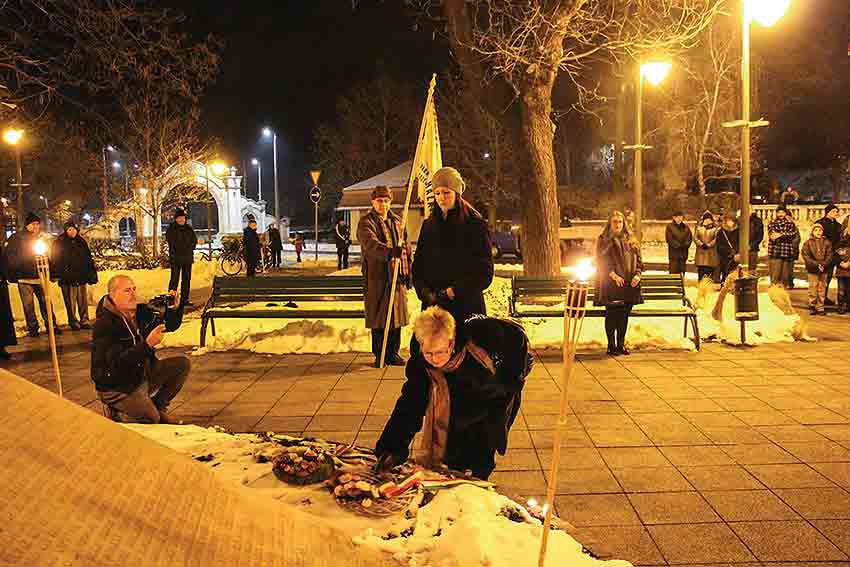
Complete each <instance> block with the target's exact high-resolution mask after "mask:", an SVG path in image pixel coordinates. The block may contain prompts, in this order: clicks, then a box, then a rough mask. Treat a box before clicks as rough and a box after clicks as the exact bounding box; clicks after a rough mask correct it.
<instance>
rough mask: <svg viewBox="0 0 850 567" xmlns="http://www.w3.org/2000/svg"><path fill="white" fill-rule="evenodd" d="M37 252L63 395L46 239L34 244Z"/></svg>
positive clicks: (49, 327)
mask: <svg viewBox="0 0 850 567" xmlns="http://www.w3.org/2000/svg"><path fill="white" fill-rule="evenodd" d="M33 251H34V252H35V265H36V267H37V268H38V277H39V279H40V280H41V290H42V292H43V293H44V301H45V304H46V306H47V321H45V324H46V325H47V336H48V338H49V339H50V352H51V354H52V355H53V373H54V375H55V376H56V386H57V388H58V389H59V397H60V398H61V397H62V374H61V372H60V371H59V357H58V356H57V354H56V335H55V334H54V332H53V303H52V302H51V300H50V262H49V261H48V259H47V243H46V242H45V241H44V240H41V239H39V240H36V241H35V244H34V245H33Z"/></svg>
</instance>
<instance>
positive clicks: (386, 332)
mask: <svg viewBox="0 0 850 567" xmlns="http://www.w3.org/2000/svg"><path fill="white" fill-rule="evenodd" d="M436 86H437V74H436V73H434V74H433V75H431V83H430V84H429V85H428V97H427V98H426V99H425V112H423V113H422V124H421V125H420V126H419V138H418V139H417V141H416V152H415V153H414V154H413V164H411V166H410V178H409V179H408V180H407V194H406V195H405V197H404V210H403V211H402V214H401V231H402V232H401V234H400V235H399V239H400V240H402V241H403V239H404V234H405V232H406V231H407V212H408V210H409V209H410V194H411V193H412V192H413V184H414V183H415V182H416V167H417V165H418V163H419V160H420V158H421V152H422V137H423V136H424V135H425V124H427V122H428V113H429V112H432V104H433V99H434V88H435V87H436ZM425 206H426V207H427V206H428V203H425ZM390 212H392V209H390ZM398 264H399V261H398V260H397V259H395V258H394V259H393V261H392V262H390V265H391V266H392V271H393V280H392V286H390V302H389V304H388V305H387V322H386V323H385V324H384V340H383V343H382V344H381V360H380V363H379V366H380V367H381V368H383V367H384V361H385V357H386V354H387V339H388V338H389V333H390V321H391V320H392V318H393V302H394V301H395V286H396V284H397V283H398Z"/></svg>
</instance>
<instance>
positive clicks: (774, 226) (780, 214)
mask: <svg viewBox="0 0 850 567" xmlns="http://www.w3.org/2000/svg"><path fill="white" fill-rule="evenodd" d="M799 234H800V231H799V230H797V225H795V224H794V221H793V220H791V218H790V217H789V216H788V209H787V207H786V206H785V205H779V206H778V207H776V218H775V219H773V220H772V221H770V224H768V225H767V236H768V244H767V255H768V262H769V263H770V283H771V284H773V285H781V286H787V285H788V279H789V277H793V274H794V260H796V259H797V255H796V254H795V253H794V239H795V238H798V237H799Z"/></svg>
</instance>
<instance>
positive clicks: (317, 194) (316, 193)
mask: <svg viewBox="0 0 850 567" xmlns="http://www.w3.org/2000/svg"><path fill="white" fill-rule="evenodd" d="M321 198H322V191H321V189H319V188H318V187H313V188H312V189H310V200H311V201H313V203H314V204H316V205H318V204H319V201H320V200H321Z"/></svg>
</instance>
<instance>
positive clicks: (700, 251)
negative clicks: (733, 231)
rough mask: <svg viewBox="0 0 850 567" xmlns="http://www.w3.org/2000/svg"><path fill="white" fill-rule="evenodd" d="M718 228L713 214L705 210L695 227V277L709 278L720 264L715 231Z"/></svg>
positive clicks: (716, 231) (700, 279)
mask: <svg viewBox="0 0 850 567" xmlns="http://www.w3.org/2000/svg"><path fill="white" fill-rule="evenodd" d="M719 230H720V229H719V228H718V227H716V226H715V225H714V215H712V214H711V212H710V211H705V212H704V213H703V214H702V217H701V218H700V222H699V225H698V226H697V227H696V239H695V240H696V245H697V251H696V254H694V264H696V265H697V279H698V280H699V281H702V279H703V278H711V277H713V276H714V271H715V270H716V269H717V268H718V266H719V265H720V257H719V256H718V255H717V233H718V231H719Z"/></svg>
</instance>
